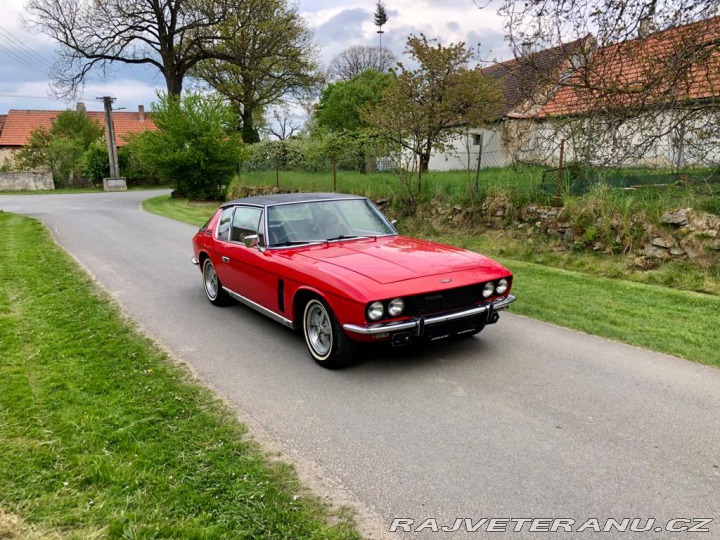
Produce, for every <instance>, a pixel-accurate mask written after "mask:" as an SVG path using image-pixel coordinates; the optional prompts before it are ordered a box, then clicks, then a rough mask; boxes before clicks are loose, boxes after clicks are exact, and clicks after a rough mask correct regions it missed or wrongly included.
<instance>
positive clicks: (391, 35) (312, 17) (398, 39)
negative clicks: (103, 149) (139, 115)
mask: <svg viewBox="0 0 720 540" xmlns="http://www.w3.org/2000/svg"><path fill="white" fill-rule="evenodd" d="M24 4H25V0H0V114H3V113H6V112H7V111H8V109H65V108H68V107H74V103H68V102H63V101H55V100H51V99H49V98H48V92H49V87H48V71H49V67H50V66H51V64H52V62H53V60H54V54H55V50H56V45H55V43H54V42H53V41H51V40H50V39H49V38H47V37H45V36H44V35H42V34H38V33H37V32H36V31H33V30H29V29H27V28H26V27H25V26H24V25H23V22H22V14H23V6H24ZM298 6H299V11H300V13H301V15H302V16H303V17H304V18H305V20H306V21H307V22H308V24H309V26H310V27H311V28H312V29H313V30H314V32H315V38H316V41H317V43H318V45H319V47H320V50H321V55H322V59H323V61H324V62H325V63H327V62H329V61H330V59H332V57H333V56H334V55H336V54H337V53H339V52H340V51H342V50H343V49H346V48H347V47H349V46H351V45H377V44H378V35H377V33H376V31H377V27H375V26H374V24H373V13H374V11H375V0H365V1H360V0H300V1H299V2H298ZM385 8H386V11H387V14H388V23H387V24H386V25H385V27H384V30H385V33H384V34H383V36H382V38H383V47H387V48H389V49H391V50H392V51H393V53H395V55H396V56H397V57H398V58H399V57H400V56H401V55H402V53H403V50H404V48H405V41H406V39H407V36H408V35H409V34H419V33H421V32H422V33H424V34H425V35H426V36H428V37H429V38H437V39H438V40H439V41H440V42H441V43H443V44H448V43H450V42H457V41H464V42H465V43H467V45H468V47H477V46H478V44H480V47H479V51H480V55H481V57H482V58H483V59H493V58H495V59H500V60H504V59H507V58H510V57H511V54H510V52H509V49H508V48H507V46H506V44H505V42H504V39H503V33H502V20H501V19H500V18H499V17H498V16H497V15H496V13H495V10H494V9H489V8H486V9H483V10H480V9H478V7H477V6H476V5H475V3H474V2H473V0H442V1H439V0H385ZM89 86H90V88H88V90H87V91H86V95H85V96H84V97H83V101H85V102H86V104H87V107H88V109H89V110H102V106H101V103H100V102H98V101H96V100H95V97H96V96H100V95H111V96H114V97H116V98H117V101H116V103H115V107H124V108H126V109H127V110H133V109H137V106H138V105H139V104H144V105H145V106H146V107H147V108H149V105H150V103H151V102H152V101H153V99H154V98H155V93H156V91H157V90H164V89H165V84H164V80H163V79H162V76H161V75H160V73H159V72H158V71H157V70H155V69H153V68H149V67H148V68H137V67H135V68H128V67H126V66H123V65H121V64H118V65H117V67H116V68H115V70H114V72H113V73H112V74H111V78H109V79H108V80H106V81H103V80H101V79H98V78H96V79H93V80H92V81H91V82H90V84H89ZM186 86H187V85H186Z"/></svg>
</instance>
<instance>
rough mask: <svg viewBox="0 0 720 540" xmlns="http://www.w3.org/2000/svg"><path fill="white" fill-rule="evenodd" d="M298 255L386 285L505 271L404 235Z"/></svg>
mask: <svg viewBox="0 0 720 540" xmlns="http://www.w3.org/2000/svg"><path fill="white" fill-rule="evenodd" d="M297 255H299V256H301V257H303V258H307V259H312V260H313V261H314V262H315V263H316V264H317V263H321V264H322V266H323V267H325V269H327V270H329V271H332V268H333V267H335V268H336V269H337V270H338V271H340V269H342V270H344V271H345V272H347V271H350V272H353V273H355V274H359V275H361V276H364V277H366V278H368V279H371V280H373V281H375V282H377V283H382V284H388V283H396V282H398V281H405V280H410V279H414V278H418V277H423V276H432V275H438V274H448V273H453V272H459V271H463V270H476V271H479V272H482V273H485V272H487V273H490V274H497V272H498V271H504V270H505V269H504V267H503V266H501V265H500V264H498V263H496V262H495V261H493V260H491V259H488V258H487V257H483V256H482V255H479V254H477V253H473V252H472V251H467V250H464V249H460V248H456V247H452V246H447V245H444V244H436V243H434V242H428V241H424V240H416V239H413V238H407V237H404V236H391V237H381V238H377V239H368V240H354V241H349V242H339V243H330V244H325V245H323V246H322V247H316V248H312V249H308V250H304V251H303V252H302V254H300V253H298V254H297ZM345 272H342V273H345Z"/></svg>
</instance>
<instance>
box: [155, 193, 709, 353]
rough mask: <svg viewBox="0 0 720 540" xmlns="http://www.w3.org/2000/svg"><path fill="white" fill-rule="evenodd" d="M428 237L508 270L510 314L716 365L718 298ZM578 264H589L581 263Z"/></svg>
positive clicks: (193, 214) (193, 218)
mask: <svg viewBox="0 0 720 540" xmlns="http://www.w3.org/2000/svg"><path fill="white" fill-rule="evenodd" d="M143 206H144V208H145V209H146V210H148V211H152V212H155V213H158V214H160V215H165V216H167V217H173V218H175V219H181V220H183V221H186V222H188V223H193V224H196V225H202V224H203V223H205V221H206V220H207V219H208V217H209V216H210V215H211V214H212V212H213V210H214V209H215V208H216V206H217V205H214V206H212V205H211V206H210V207H208V206H200V205H188V203H187V202H186V201H182V200H179V199H174V200H173V199H170V198H169V197H156V198H154V199H149V200H147V201H145V202H144V203H143ZM178 208H179V209H182V210H176V209H178ZM182 216H184V219H183V217H182ZM433 238H434V239H435V240H438V241H443V242H447V243H451V244H455V245H461V246H462V247H466V248H468V249H475V250H479V251H483V252H484V253H486V254H489V255H491V256H493V257H497V258H498V260H499V261H500V262H502V263H503V264H505V265H506V266H507V267H508V268H510V269H511V270H512V271H513V273H514V275H515V285H514V292H515V293H516V294H517V295H518V298H519V300H518V301H517V302H516V303H515V304H514V305H513V307H512V311H514V312H515V313H520V314H523V315H527V316H529V317H533V318H536V319H540V320H543V321H548V322H552V323H555V324H559V325H561V326H565V327H567V328H573V329H576V330H582V331H583V332H587V333H589V334H595V335H598V336H601V337H605V338H609V339H613V340H616V341H621V342H624V343H628V344H630V345H636V346H639V347H644V348H647V349H651V350H654V351H659V352H663V353H667V354H671V355H673V356H679V357H681V358H687V359H688V360H693V361H695V362H699V363H703V364H710V365H714V366H720V333H718V332H717V330H716V329H717V328H718V327H720V297H717V296H711V295H705V294H700V293H695V292H690V291H680V290H674V289H669V288H667V287H662V286H658V285H652V284H643V283H635V282H632V281H626V280H623V279H618V278H617V277H616V276H611V277H601V276H597V275H590V274H589V273H584V272H580V271H568V270H563V269H559V268H552V267H549V266H544V265H542V264H536V263H532V262H527V261H521V260H517V259H514V258H508V257H506V256H503V254H502V248H501V247H498V246H494V245H492V243H489V242H488V241H487V240H486V239H482V240H479V239H478V238H477V237H472V236H467V237H460V236H452V237H449V236H444V237H437V236H434V237H433ZM585 264H586V265H591V264H592V261H589V260H585ZM578 270H582V268H578ZM585 270H588V269H587V268H586V269H585ZM590 273H592V272H590Z"/></svg>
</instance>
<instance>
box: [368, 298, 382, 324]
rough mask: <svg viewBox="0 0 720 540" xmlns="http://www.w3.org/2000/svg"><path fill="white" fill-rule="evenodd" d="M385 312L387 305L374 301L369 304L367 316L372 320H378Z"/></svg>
mask: <svg viewBox="0 0 720 540" xmlns="http://www.w3.org/2000/svg"><path fill="white" fill-rule="evenodd" d="M384 314H385V307H384V306H383V305H382V302H373V303H372V304H370V305H369V306H368V309H367V316H368V319H370V320H371V321H377V320H378V319H380V318H382V316H383V315H384Z"/></svg>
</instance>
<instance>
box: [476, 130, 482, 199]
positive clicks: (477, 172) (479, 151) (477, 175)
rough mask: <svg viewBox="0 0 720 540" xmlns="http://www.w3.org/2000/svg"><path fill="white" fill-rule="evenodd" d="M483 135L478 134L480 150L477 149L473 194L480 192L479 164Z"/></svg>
mask: <svg viewBox="0 0 720 540" xmlns="http://www.w3.org/2000/svg"><path fill="white" fill-rule="evenodd" d="M482 151H483V134H482V133H481V134H480V148H479V149H478V162H477V170H476V171H475V193H477V192H478V191H480V163H481V162H482Z"/></svg>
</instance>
